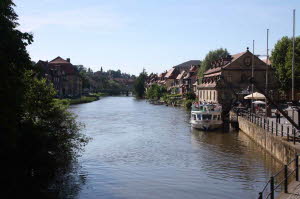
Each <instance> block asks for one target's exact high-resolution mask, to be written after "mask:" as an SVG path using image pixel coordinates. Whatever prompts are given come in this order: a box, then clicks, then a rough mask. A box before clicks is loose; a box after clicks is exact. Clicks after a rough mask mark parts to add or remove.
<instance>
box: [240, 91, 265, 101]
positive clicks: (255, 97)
mask: <svg viewBox="0 0 300 199" xmlns="http://www.w3.org/2000/svg"><path fill="white" fill-rule="evenodd" d="M244 99H257V100H260V99H265V96H264V95H263V94H261V93H258V92H255V93H251V94H250V95H247V96H245V97H244Z"/></svg>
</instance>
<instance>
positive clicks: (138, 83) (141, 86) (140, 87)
mask: <svg viewBox="0 0 300 199" xmlns="http://www.w3.org/2000/svg"><path fill="white" fill-rule="evenodd" d="M146 78H147V73H146V71H145V69H143V72H141V73H140V75H139V76H138V78H137V79H136V80H135V82H134V92H135V94H136V97H137V98H143V97H144V95H145V81H146Z"/></svg>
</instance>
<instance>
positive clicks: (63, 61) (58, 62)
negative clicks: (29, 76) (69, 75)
mask: <svg viewBox="0 0 300 199" xmlns="http://www.w3.org/2000/svg"><path fill="white" fill-rule="evenodd" d="M49 63H51V64H70V62H68V61H66V60H64V59H63V58H61V57H60V56H58V57H56V58H55V59H53V60H52V61H50V62H49Z"/></svg>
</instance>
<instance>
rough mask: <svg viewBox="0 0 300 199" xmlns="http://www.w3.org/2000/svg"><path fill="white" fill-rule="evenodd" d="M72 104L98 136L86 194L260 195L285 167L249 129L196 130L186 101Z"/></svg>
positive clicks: (84, 160)
mask: <svg viewBox="0 0 300 199" xmlns="http://www.w3.org/2000/svg"><path fill="white" fill-rule="evenodd" d="M72 111H74V112H75V113H77V114H78V116H79V117H78V119H79V120H80V121H81V122H84V123H85V125H86V128H85V130H84V131H85V133H86V134H87V135H88V136H90V137H93V140H92V142H90V143H89V144H88V146H87V147H86V152H85V153H84V155H83V156H82V157H81V158H80V159H79V163H80V165H81V166H82V169H81V172H82V174H83V175H84V176H85V178H86V179H85V185H83V186H82V188H81V190H79V194H78V198H256V197H257V193H258V192H259V191H260V189H261V188H262V187H263V185H264V183H265V182H266V181H267V180H268V177H269V175H270V174H271V172H272V171H273V169H276V167H277V166H280V165H279V164H278V163H276V161H275V160H273V159H272V158H271V157H270V156H269V155H268V154H267V153H265V152H264V151H263V150H262V149H261V148H260V147H259V146H258V145H256V144H255V143H254V142H253V141H251V140H250V139H249V138H248V137H247V136H246V135H245V134H243V133H242V132H229V133H223V132H201V131H197V130H194V129H191V128H190V125H189V112H187V111H185V110H184V109H181V108H173V107H166V106H155V105H151V104H148V103H146V102H145V101H143V100H142V101H140V100H135V99H134V98H130V97H107V98H104V99H101V100H100V101H96V102H93V103H89V104H82V105H77V106H74V107H72Z"/></svg>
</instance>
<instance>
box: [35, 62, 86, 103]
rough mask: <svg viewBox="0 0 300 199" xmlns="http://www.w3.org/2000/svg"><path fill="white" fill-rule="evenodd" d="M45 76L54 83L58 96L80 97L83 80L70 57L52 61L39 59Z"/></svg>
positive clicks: (38, 64)
mask: <svg viewBox="0 0 300 199" xmlns="http://www.w3.org/2000/svg"><path fill="white" fill-rule="evenodd" d="M36 65H37V66H38V67H40V68H41V70H42V74H43V75H44V77H45V78H46V79H47V80H48V81H50V82H52V83H53V85H54V88H55V89H56V90H57V96H58V97H78V96H80V95H81V94H82V80H81V77H80V76H79V73H78V71H77V69H76V67H75V66H73V65H72V64H71V62H70V59H69V58H68V59H67V60H64V59H63V58H61V57H57V58H55V59H53V60H52V61H50V62H48V61H41V60H40V61H38V63H37V64H36Z"/></svg>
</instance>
